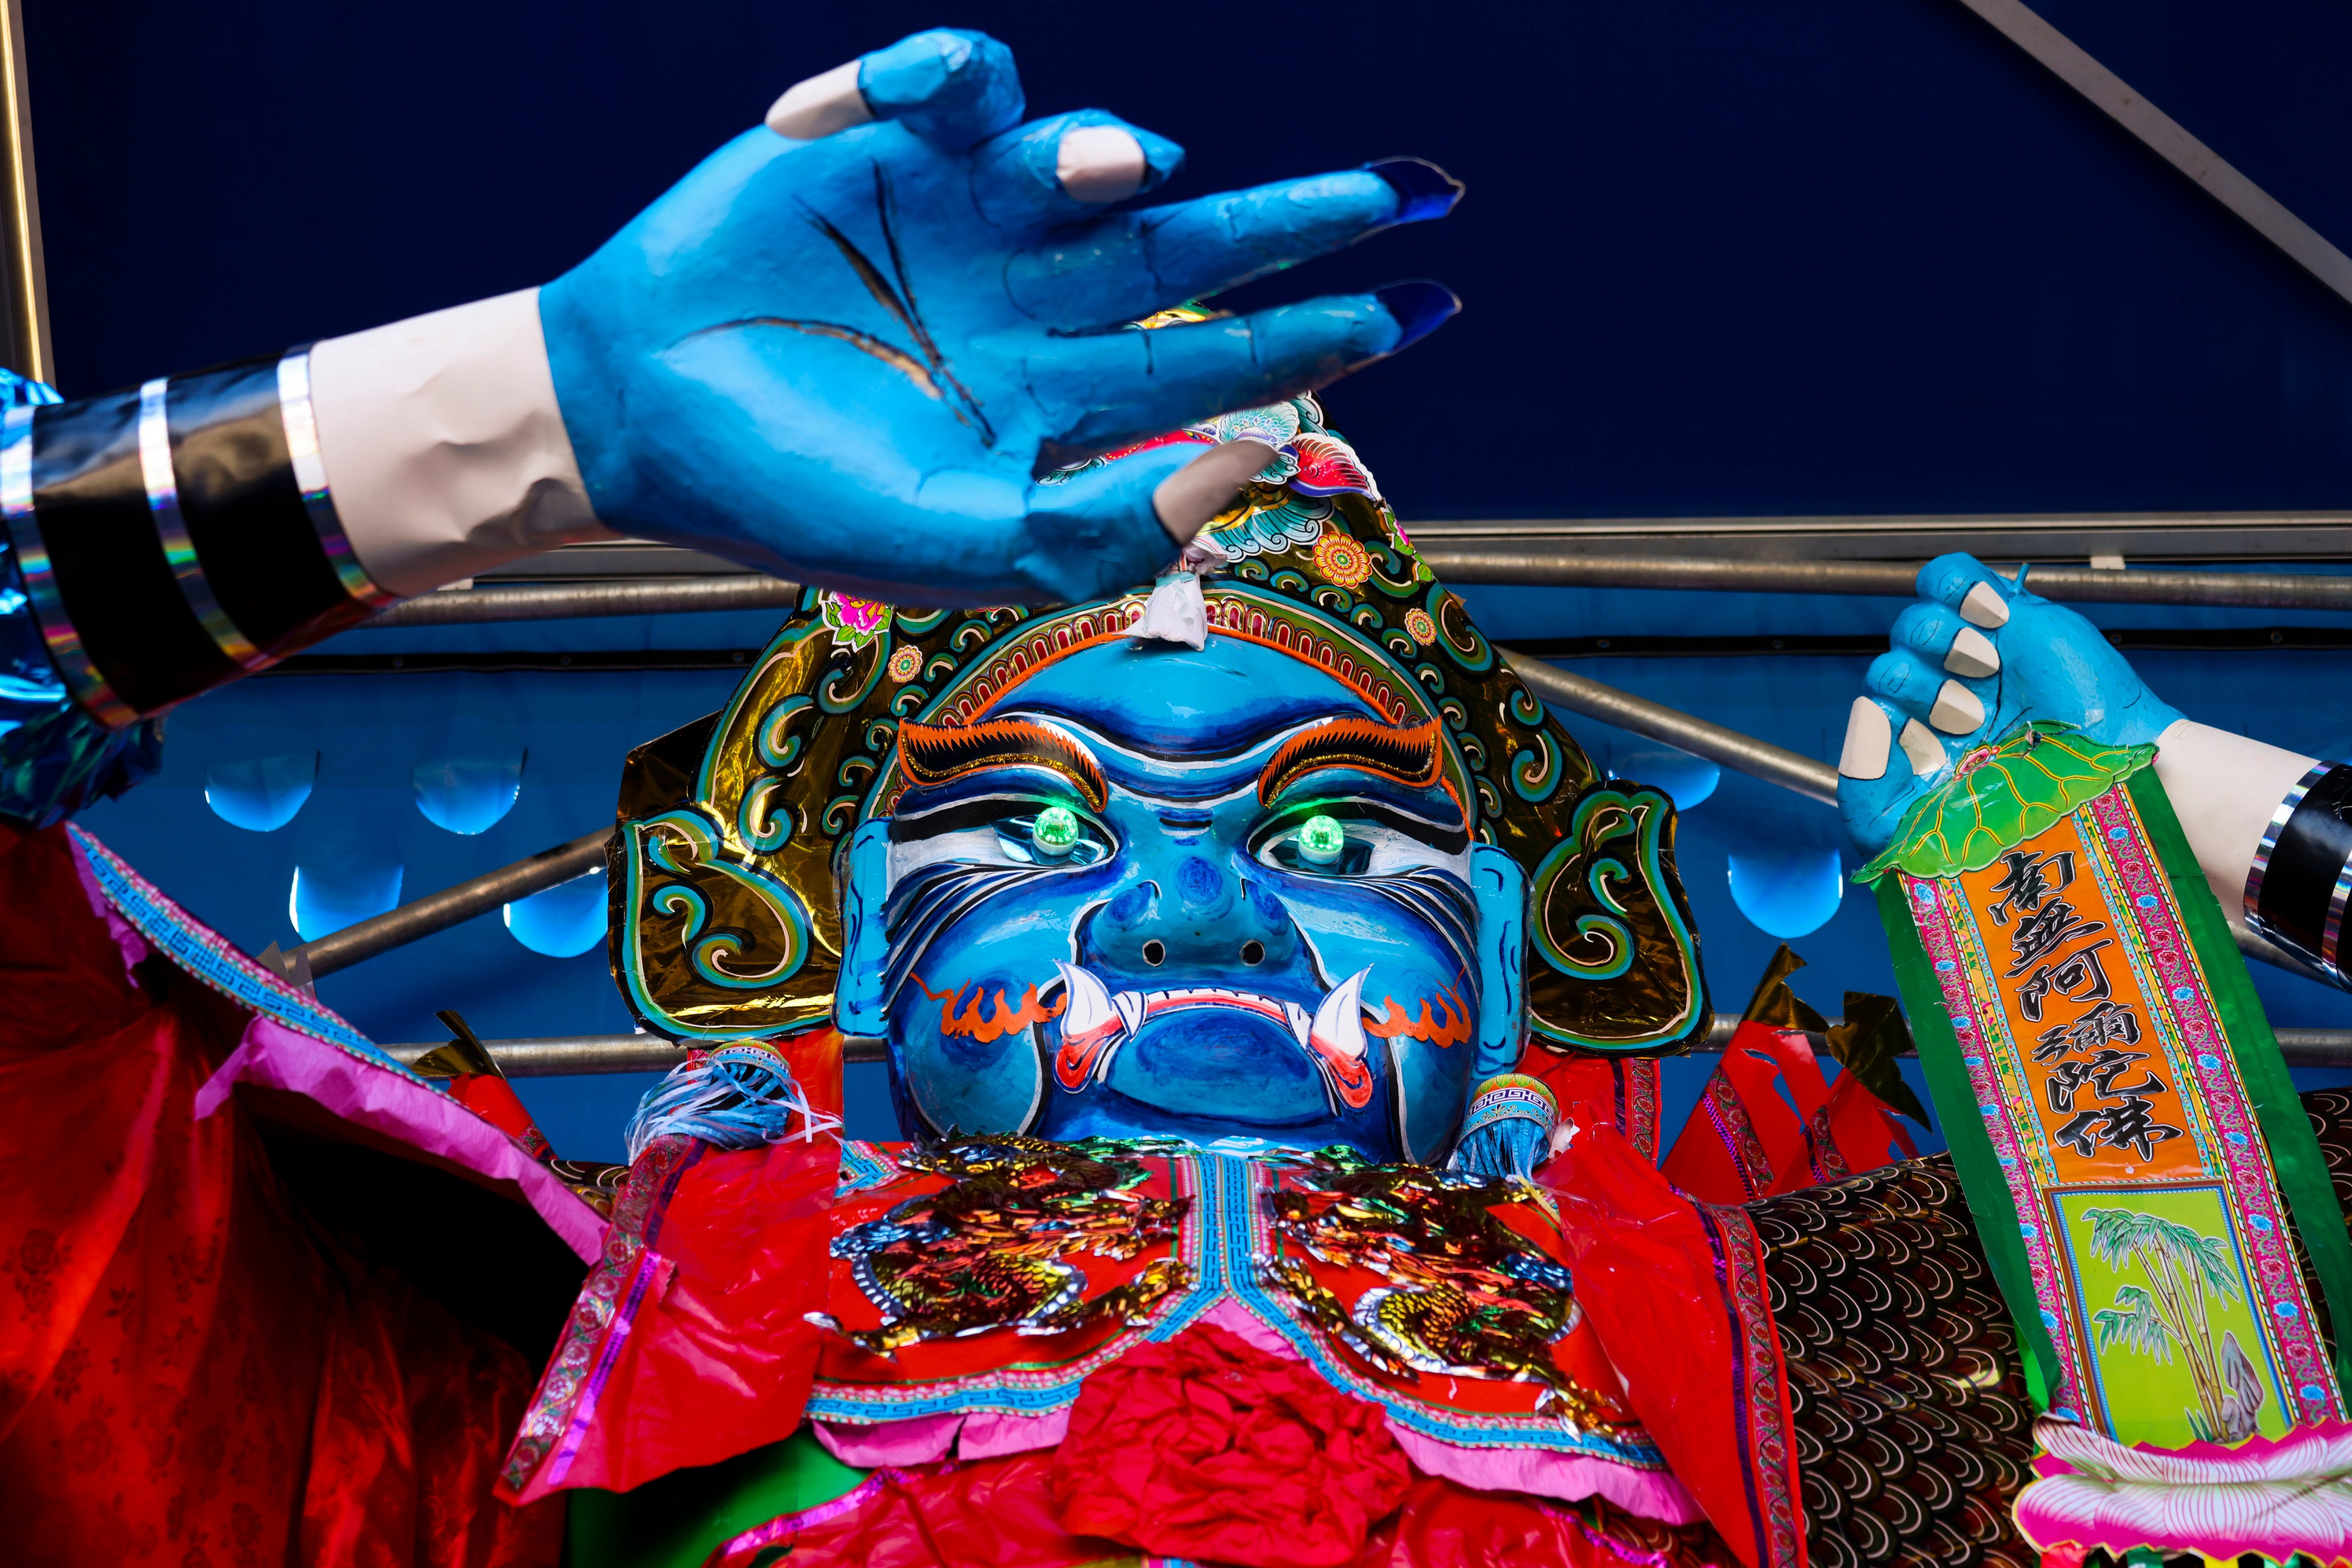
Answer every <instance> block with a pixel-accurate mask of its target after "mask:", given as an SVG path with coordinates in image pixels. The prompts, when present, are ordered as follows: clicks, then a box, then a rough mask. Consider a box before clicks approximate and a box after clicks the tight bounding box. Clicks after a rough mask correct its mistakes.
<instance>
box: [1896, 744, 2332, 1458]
mask: <svg viewBox="0 0 2352 1568" xmlns="http://www.w3.org/2000/svg"><path fill="white" fill-rule="evenodd" d="M2151 754H2152V753H2151V752H2150V749H2149V748H2147V747H2137V748H2128V749H2122V748H2098V747H2094V746H2091V745H2089V744H2088V743H2087V742H2082V741H2081V740H2080V739H2079V738H2078V737H2071V736H2069V735H2066V734H2064V733H2063V732H2056V731H2048V730H2043V731H2032V730H2029V731H2023V732H2021V734H2020V735H2018V736H2017V737H2015V738H2013V739H2012V740H2011V741H2010V742H2005V743H2004V744H2003V745H2002V746H2000V747H1998V748H1990V747H1989V748H1982V749H1980V750H1979V752H1977V753H1974V754H1972V755H1971V756H1970V757H1969V758H1968V759H1965V760H1964V761H1963V762H1962V763H1961V764H1960V767H1959V770H1958V776H1956V778H1955V779H1954V781H1953V782H1952V784H1950V785H1948V786H1947V787H1946V788H1945V789H1944V790H1942V791H1940V792H1938V795H1936V796H1931V797H1930V798H1929V799H1928V800H1927V801H1926V802H1924V803H1923V805H1922V807H1921V808H1919V809H1918V810H1916V811H1915V815H1914V817H1913V819H1912V821H1910V822H1909V823H1906V831H1905V833H1904V834H1903V835H1902V836H1901V837H1899V838H1898V841H1897V844H1896V847H1894V848H1892V849H1890V850H1889V851H1888V853H1887V854H1886V855H1885V856H1884V857H1882V858H1881V859H1880V860H1879V861H1878V862H1874V864H1873V865H1872V866H1870V867H1866V868H1864V876H1865V877H1873V876H1876V875H1880V874H1882V873H1885V872H1890V871H1891V872H1892V873H1893V875H1892V877H1891V878H1890V879H1889V880H1888V881H1887V882H1885V883H1883V884H1882V887H1881V905H1882V909H1883V910H1887V911H1888V913H1887V919H1888V923H1889V926H1890V934H1891V935H1893V936H1894V938H1895V949H1896V956H1897V966H1898V970H1899V971H1901V972H1902V973H1903V977H1904V980H1905V992H1906V1001H1907V1003H1908V1005H1909V1008H1910V1012H1911V1016H1912V1022H1913V1027H1914V1030H1915V1032H1916V1034H1917V1036H1918V1037H1919V1039H1920V1044H1921V1047H1922V1054H1923V1056H1927V1057H1928V1058H1929V1060H1928V1066H1929V1068H1930V1081H1931V1083H1933V1084H1934V1086H1935V1088H1936V1090H1937V1101H1938V1106H1939V1109H1940V1110H1941V1111H1942V1114H1943V1118H1944V1121H1945V1124H1946V1126H1947V1129H1948V1130H1953V1129H1954V1126H1955V1123H1956V1122H1962V1121H1977V1122H1979V1123H1980V1124H1981V1126H1982V1129H1983V1132H1984V1135H1985V1137H1984V1144H1989V1151H1987V1152H1989V1154H1990V1165H1989V1166H1987V1167H1985V1168H1983V1169H1981V1170H1979V1173H1977V1179H1976V1180H1975V1181H1973V1182H1972V1183H1971V1190H1970V1199H1971V1202H1972V1204H1973V1205H1974V1206H1975V1208H1976V1211H1977V1214H1978V1216H1979V1224H1980V1225H1986V1226H1987V1227H1988V1231H1989V1235H1988V1243H1989V1248H1990V1250H1992V1251H1993V1252H1994V1253H1995V1256H1996V1258H1999V1257H2000V1255H2001V1254H2002V1253H2003V1252H2004V1251H2006V1252H2008V1253H2009V1255H2010V1256H2011V1258H2015V1249H2014V1246H2013V1243H2014V1242H2015V1241H2018V1240H2021V1242H2022V1247H2023V1253H2022V1259H2021V1261H2022V1264H2023V1270H2022V1272H2023V1274H2024V1276H2025V1278H2026V1279H2027V1280H2028V1281H2030V1295H2031V1300H2032V1307H2031V1311H2032V1315H2033V1317H2035V1318H2038V1320H2039V1323H2040V1325H2041V1327H2042V1329H2043V1330H2044V1331H2046V1343H2047V1346H2048V1349H2049V1352H2050V1356H2051V1360H2050V1364H2048V1365H2047V1366H2046V1367H2045V1371H2046V1372H2049V1373H2053V1374H2054V1375H2052V1376H2051V1378H2050V1383H2051V1387H2050V1394H2051V1397H2052V1403H2053V1414H2059V1415H2066V1416H2069V1417H2071V1418H2074V1419H2079V1420H2083V1421H2085V1422H2088V1423H2089V1424H2091V1425H2093V1426H2097V1427H2100V1428H2103V1429H2104V1430H2105V1431H2107V1432H2109V1433H2111V1434H2113V1435H2114V1436H2116V1437H2117V1438H2119V1439H2121V1440H2122V1441H2124V1442H2126V1443H2132V1442H2147V1443H2152V1444H2155V1445H2157V1446H2158V1447H2181V1446H2183V1445H2186V1444H2189V1443H2191V1442H2196V1441H2208V1442H2234V1441H2237V1440H2240V1439H2242V1438H2245V1437H2248V1436H2255V1435H2257V1434H2259V1435H2262V1436H2273V1437H2274V1436H2281V1435H2283V1434H2284V1433H2285V1432H2286V1431H2288V1430H2289V1429H2290V1428H2291V1427H2293V1426H2295V1425H2297V1424H2299V1423H2309V1422H2315V1421H2321V1420H2327V1419H2341V1418H2342V1416H2343V1415H2344V1402H2343V1398H2342V1395H2341V1394H2340V1392H2339V1389H2338V1384H2337V1380H2336V1375H2335V1373H2334V1372H2333V1370H2332V1368H2331V1367H2330V1365H2329V1358H2328V1352H2327V1349H2326V1345H2325V1344H2324V1342H2323V1340H2322V1335H2321V1331H2320V1326H2319V1322H2318V1321H2317V1319H2316V1318H2315V1312H2314V1302H2313V1300H2312V1299H2311V1296H2310V1295H2309V1293H2308V1292H2307V1291H2306V1289H2305V1283H2304V1280H2303V1278H2302V1276H2301V1274H2300V1273H2299V1271H2298V1268H2297V1265H2296V1258H2295V1250H2294V1242H2293V1237H2292V1234H2291V1232H2290V1229H2289V1226H2290V1224H2291V1219H2290V1215H2289V1210H2288V1205H2287V1203H2286V1200H2285V1198H2284V1196H2283V1194H2282V1191H2281V1184H2280V1180H2279V1174H2278V1173H2277V1172H2276V1171H2274V1169H2273V1145H2277V1144H2280V1143H2281V1142H2287V1143H2294V1141H2295V1140H2296V1139H2298V1138H2299V1139H2300V1140H2301V1141H2302V1142H2304V1143H2307V1142H2308V1131H2307V1129H2306V1128H2305V1127H2304V1126H2303V1125H2302V1124H2301V1119H2300V1117H2299V1116H2294V1115H2291V1114H2290V1115H2289V1116H2288V1117H2286V1118H2284V1119H2281V1118H2269V1119H2266V1118H2264V1117H2263V1116H2262V1115H2259V1114H2258V1107H2263V1105H2264V1104H2265V1101H2266V1100H2267V1099H2268V1098H2276V1096H2275V1095H2274V1094H2273V1092H2272V1091H2273V1089H2274V1088H2275V1084H2276V1083H2281V1082H2284V1068H2283V1067H2281V1066H2280V1065H2279V1064H2278V1061H2277V1047H2276V1046H2275V1044H2274V1043H2273V1040H2272V1038H2271V1036H2270V1032H2269V1029H2268V1028H2267V1026H2264V1025H2263V1022H2262V1018H2261V1015H2260V1011H2259V1008H2258V1007H2254V1006H2252V1005H2251V997H2250V994H2247V993H2246V989H2245V983H2244V977H2243V974H2242V970H2239V969H2238V967H2237V966H2238V965H2239V964H2240V963H2241V961H2240V960H2239V958H2238V955H2237V954H2236V953H2235V952H2233V951H2230V950H2228V949H2227V948H2221V950H2220V951H2216V946H2217V944H2215V943H2214V942H2211V941H2210V940H2209V938H2210V927H2212V926H2214V925H2218V923H2219V921H2218V913H2219V911H2218V910H2216V909H2210V908H2208V909H2203V910H2185V909H2184V908H2183V904H2184V900H2187V899H2195V898H2197V897H2200V896H2202V897H2204V898H2205V900H2206V901H2207V903H2208V904H2209V905H2210V901H2211V900H2210V894H2208V893H2207V892H2206V890H2205V888H2204V883H2203V880H2202V878H2201V876H2200V874H2199V873H2198V872H2197V871H2196V869H2195V866H2194V861H2193V858H2190V857H2189V854H2188V851H2187V847H2186V845H2185V843H2183V842H2181V841H2180V840H2179V829H2178V826H2176V825H2175V824H2174V823H2173V821H2172V819H2171V815H2170V809H2169V806H2168V805H2165V804H2164V803H2163V800H2162V791H2161V786H2159V785H2158V784H2157V783H2156V780H2155V776H2154V774H2153V773H2147V772H2143V771H2141V770H2142V769H2143V768H2144V767H2145V766H2146V763H2147V761H2148V760H2149V757H2150V755H2151ZM2168 864H2169V865H2177V866H2181V867H2183V868H2184V870H2185V874H2184V875H2183V876H2181V877H2179V878H2178V879H2176V878H2175V877H2173V876H2171V875H2168ZM1897 909H1899V910H1901V911H1902V914H1901V917H1900V918H1899V919H1898V917H1897V916H1896V914H1895V913H1894V912H1893V911H1894V910H1897ZM2221 965H2227V966H2230V967H2229V969H2228V970H2223V971H2221V972H2219V973H2217V970H2218V969H2219V966H2221ZM2225 990H2226V991H2227V993H2228V998H2229V999H2228V1001H2227V1002H2226V1003H2225V1001H2224V1000H2223V996H2222V993H2223V992H2224V991H2225ZM2258 1053H2266V1055H2267V1060H2265V1059H2263V1056H2262V1055H2258ZM1937 1057H1941V1058H1943V1059H1942V1060H1940V1061H1938V1060H1937V1059H1936V1058H1937ZM1955 1068H1957V1069H1958V1070H1957V1071H1955V1070H1954V1069H1955ZM2287 1103H2288V1104H2289V1106H2290V1107H2291V1106H2292V1100H2291V1099H2289V1100H2288V1102H2287ZM1955 1144H1956V1149H1958V1148H1961V1147H1963V1145H1965V1146H1966V1147H1967V1148H1982V1147H1983V1146H1984V1145H1979V1144H1978V1143H1977V1142H1976V1141H1975V1140H1974V1139H1972V1138H1971V1139H1966V1140H1963V1139H1961V1138H1959V1137H1957V1136H1956V1137H1955ZM2281 1157H2282V1158H2283V1159H2288V1160H2291V1161H2292V1162H2293V1163H2294V1165H2295V1167H2296V1169H2297V1171H2298V1172H2301V1171H2303V1169H2304V1167H2305V1166H2306V1165H2307V1166H2308V1167H2310V1168H2311V1169H2313V1170H2316V1169H2317V1165H2318V1162H2317V1156H2316V1151H2315V1150H2306V1149H2305V1148H2303V1147H2301V1146H2300V1145H2299V1144H2298V1145H2296V1146H2295V1147H2294V1148H2292V1149H2291V1150H2288V1151H2286V1152H2284V1153H2283V1155H2282V1156H2281ZM1967 1168H1968V1166H1967V1162H1966V1161H1964V1163H1963V1171H1964V1173H1966V1172H1967ZM1987 1189H1991V1190H1990V1191H1988V1190H1987ZM2003 1197H2005V1199H2006V1202H2005V1204H2004V1203H2002V1202H2001V1199H2002V1198H2003ZM2003 1208H2005V1209H2007V1210H2008V1212H2009V1213H2010V1214H2011V1215H2013V1216H2014V1218H2013V1220H2012V1221H2011V1225H2012V1226H2013V1227H2014V1228H2013V1229H2012V1230H2011V1232H2010V1234H2009V1236H2007V1237H1999V1238H1996V1237H1994V1236H1993V1235H1991V1234H1990V1231H1991V1230H1992V1229H1993V1228H1995V1227H1993V1226H1992V1225H1991V1223H1990V1222H1991V1220H1992V1218H1993V1216H1994V1215H1999V1214H2000V1212H2001V1210H2002V1209H2003ZM1996 1240H1998V1245H1995V1243H1996ZM2329 1249H2332V1250H2339V1251H2340V1246H2338V1245H2337V1244H2336V1238H2328V1239H2327V1244H2326V1247H2325V1248H2323V1249H2322V1250H2320V1251H2315V1258H2318V1259H2319V1261H2320V1262H2321V1267H2322V1277H2323V1278H2325V1277H2326V1271H2327V1269H2328V1268H2329V1267H2330V1266H2332V1265H2333V1264H2334V1263H2335V1262H2336V1259H2335V1258H2330V1257H2326V1256H2325V1251H2326V1250H2329ZM2008 1283H2013V1281H2008ZM2022 1306H2023V1303H2021V1301H2019V1300H2017V1292H2016V1291H2015V1290H2014V1289H2012V1291H2011V1308H2012V1310H2020V1309H2021V1308H2022ZM2023 1315H2024V1314H2023V1312H2022V1311H2021V1317H2022V1316H2023ZM2026 1327H2027V1329H2028V1335H2029V1338H2032V1337H2033V1336H2032V1334H2031V1324H2030V1323H2029V1324H2027V1325H2026Z"/></svg>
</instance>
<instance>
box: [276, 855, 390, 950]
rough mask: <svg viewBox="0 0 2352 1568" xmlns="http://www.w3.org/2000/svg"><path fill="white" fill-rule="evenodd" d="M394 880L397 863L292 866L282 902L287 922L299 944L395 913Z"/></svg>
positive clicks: (335, 862)
mask: <svg viewBox="0 0 2352 1568" xmlns="http://www.w3.org/2000/svg"><path fill="white" fill-rule="evenodd" d="M400 876H401V868H400V867H399V865H398V864H397V863H394V864H389V865H387V864H384V863H383V862H370V861H358V862H352V861H334V860H325V861H321V862H320V863H319V864H316V865H310V866H297V867H295V868H294V886H293V888H292V889H291V890H290V891H289V893H288V894H287V899H286V913H287V918H288V919H289V920H291V921H293V922H294V929H295V931H298V932H299V933H300V934H301V937H302V940H303V941H304V942H316V941H318V940H319V939H320V937H322V936H325V935H327V934H329V933H330V932H332V931H341V930H342V929H343V928H344V927H345V926H352V925H357V924H359V922H360V921H365V920H373V919H374V918H375V917H376V916H378V915H380V914H383V913H386V912H388V911H389V910H394V909H397V908H398V907H399V905H400Z"/></svg>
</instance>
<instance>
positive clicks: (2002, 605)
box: [1960, 583, 2009, 631]
mask: <svg viewBox="0 0 2352 1568" xmlns="http://www.w3.org/2000/svg"><path fill="white" fill-rule="evenodd" d="M1960 619H1962V620H1964V621H1966V622H1968V623H1969V625H1970V626H1983V627H1984V628H1986V629H1987V630H1988V631H1990V630H1993V629H1996V628H1998V627H2000V626H2007V625H2009V601H2008V600H2006V599H2004V598H2002V597H2001V596H2000V595H1999V594H1996V593H1994V592H1993V591H1992V584H1989V583H1979V584H1976V585H1975V586H1974V587H1972V588H1970V589H1969V596H1968V597H1967V598H1965V599H1962V600H1961V601H1960Z"/></svg>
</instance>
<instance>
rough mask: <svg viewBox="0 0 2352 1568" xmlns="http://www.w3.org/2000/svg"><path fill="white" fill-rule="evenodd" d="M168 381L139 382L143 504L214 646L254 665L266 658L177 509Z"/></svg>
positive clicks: (163, 378)
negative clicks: (241, 626) (224, 599)
mask: <svg viewBox="0 0 2352 1568" xmlns="http://www.w3.org/2000/svg"><path fill="white" fill-rule="evenodd" d="M171 387H172V383H171V378H170V377H168V376H158V377H156V378H155V379H154V380H153V381H151V382H147V383H145V384H142V386H141V387H140V388H139V477H140V478H141V479H143V480H144V481H145V482H146V485H147V510H149V511H151V512H152V513H154V514H155V536H156V538H157V539H158V540H160V541H161V542H162V543H163V559H164V560H166V561H168V562H170V563H171V564H172V576H173V580H174V581H176V582H177V583H178V584H180V596H181V597H182V598H184V599H185V600H187V602H188V609H189V611H190V613H192V614H193V615H194V616H195V617H196V621H197V623H198V624H199V625H201V626H203V627H204V628H205V636H206V637H210V638H212V639H213V646H214V647H216V648H218V649H220V650H221V652H223V653H225V654H226V655H227V656H228V657H229V658H232V659H234V660H236V663H237V664H239V665H240V666H242V667H243V668H247V669H258V668H261V666H263V665H265V664H267V663H268V662H269V661H268V659H266V658H262V656H261V650H260V649H259V648H257V647H254V646H253V640H252V639H251V638H250V637H247V636H246V635H245V634H244V633H243V632H241V631H239V630H237V628H236V622H235V621H232V620H230V619H229V618H228V612H227V611H226V610H224V609H222V608H221V607H220V601H219V600H218V599H216V598H215V597H214V596H213V584H212V579H211V578H209V577H207V576H205V563H203V562H202V561H199V560H198V559H196V545H195V542H194V540H192V539H190V538H189V537H188V523H187V520H186V519H185V518H184V517H182V516H181V515H180V482H179V479H178V476H176V475H175V474H173V471H172V420H171V412H170V405H169V397H170V393H171Z"/></svg>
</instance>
